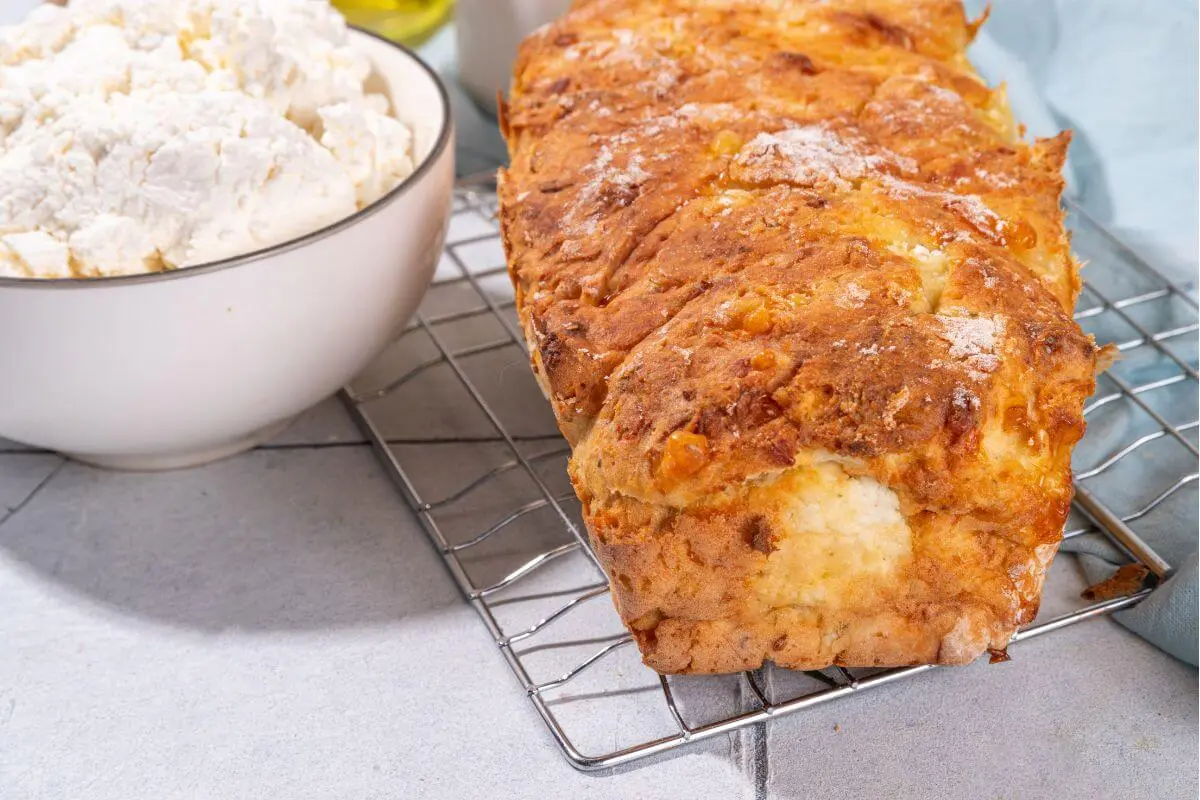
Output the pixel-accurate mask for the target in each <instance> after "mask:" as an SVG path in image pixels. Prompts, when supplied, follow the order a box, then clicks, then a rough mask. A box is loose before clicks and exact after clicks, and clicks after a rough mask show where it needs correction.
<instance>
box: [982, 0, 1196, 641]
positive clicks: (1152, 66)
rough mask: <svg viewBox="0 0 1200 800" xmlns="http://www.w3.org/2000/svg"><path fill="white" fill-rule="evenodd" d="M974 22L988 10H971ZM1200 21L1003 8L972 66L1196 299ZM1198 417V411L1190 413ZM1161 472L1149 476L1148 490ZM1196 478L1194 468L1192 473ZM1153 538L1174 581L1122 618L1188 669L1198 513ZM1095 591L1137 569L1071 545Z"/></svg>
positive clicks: (1096, 2) (1007, 3) (1062, 4)
mask: <svg viewBox="0 0 1200 800" xmlns="http://www.w3.org/2000/svg"><path fill="white" fill-rule="evenodd" d="M968 7H970V8H972V10H973V11H974V12H975V13H978V11H979V10H980V9H981V8H982V3H980V2H969V3H968ZM1196 41H1197V10H1196V4H1195V3H1194V2H1189V1H1187V0H1158V2H1155V3H1133V2H1129V0H1004V2H1000V3H996V4H995V7H994V10H993V14H992V18H991V20H990V21H989V22H988V23H987V25H986V26H984V28H983V33H982V35H981V36H980V39H979V41H978V42H977V44H976V46H975V47H974V48H973V50H972V53H971V56H972V59H973V60H974V61H975V63H976V64H977V65H978V66H979V68H980V70H981V71H982V72H983V74H984V75H985V76H986V77H988V78H989V80H991V81H993V82H995V81H999V80H1005V81H1007V83H1008V85H1009V96H1010V101H1011V102H1012V105H1013V108H1014V110H1015V111H1016V114H1017V116H1018V118H1020V119H1022V120H1024V121H1025V122H1026V124H1027V125H1028V126H1029V129H1030V133H1031V134H1034V135H1048V134H1052V133H1054V132H1056V131H1057V130H1059V129H1062V128H1072V129H1073V130H1074V131H1075V138H1074V141H1073V143H1072V146H1071V155H1070V165H1069V177H1068V180H1069V183H1070V189H1069V191H1070V192H1071V194H1072V195H1073V196H1074V197H1075V198H1076V199H1077V200H1078V201H1079V202H1080V203H1082V204H1083V206H1084V207H1085V208H1087V209H1088V210H1089V211H1090V212H1091V213H1092V215H1093V216H1095V217H1096V218H1098V219H1099V220H1100V221H1101V222H1103V223H1104V224H1105V225H1106V226H1107V227H1108V228H1109V229H1110V230H1113V231H1114V232H1115V233H1117V234H1118V235H1119V236H1120V237H1121V238H1122V239H1123V240H1125V241H1126V242H1127V243H1128V244H1130V245H1132V246H1133V247H1134V248H1135V249H1137V250H1138V251H1139V252H1140V253H1142V254H1143V255H1144V256H1146V257H1147V258H1148V260H1149V261H1150V262H1151V263H1152V264H1154V266H1156V267H1157V268H1158V269H1160V270H1162V271H1163V272H1164V273H1165V274H1167V275H1168V276H1170V277H1171V278H1173V279H1174V280H1176V281H1177V282H1178V283H1180V284H1181V285H1183V286H1185V287H1188V288H1191V289H1192V290H1193V292H1194V289H1195V286H1196V265H1197V257H1196V250H1197V224H1196V223H1197V181H1196V176H1197V156H1196V147H1197V54H1196ZM1183 411H1184V412H1185V413H1186V414H1187V415H1188V416H1189V417H1190V418H1194V415H1195V411H1196V410H1195V408H1194V407H1193V408H1190V409H1186V410H1183ZM1155 466H1156V465H1155V463H1154V462H1153V461H1151V460H1149V459H1147V460H1146V461H1145V463H1144V464H1143V468H1144V470H1145V471H1146V472H1145V473H1144V476H1145V478H1146V481H1147V483H1150V479H1151V477H1152V471H1153V470H1154V469H1155ZM1193 466H1194V464H1193ZM1155 523H1156V524H1155V525H1154V527H1153V529H1152V530H1147V529H1145V528H1143V529H1141V530H1140V533H1141V534H1142V536H1143V538H1145V539H1146V540H1147V542H1148V543H1149V544H1150V545H1151V546H1152V547H1154V548H1155V550H1157V551H1158V552H1159V553H1160V554H1161V555H1162V556H1163V557H1164V558H1166V559H1167V561H1168V562H1169V563H1171V564H1172V565H1173V566H1174V567H1175V568H1176V570H1177V571H1176V573H1175V574H1174V576H1173V577H1172V578H1171V579H1170V580H1168V581H1167V582H1166V583H1165V584H1163V585H1162V586H1161V587H1159V589H1158V590H1157V591H1155V592H1154V594H1153V595H1151V596H1150V597H1149V598H1148V599H1147V600H1145V601H1144V602H1142V603H1141V604H1140V605H1139V606H1137V607H1135V608H1133V609H1131V610H1130V611H1126V612H1123V613H1120V614H1118V615H1117V619H1118V620H1120V621H1121V623H1122V624H1124V625H1126V626H1127V627H1129V628H1130V629H1131V630H1134V631H1136V632H1137V633H1139V634H1141V635H1142V636H1144V637H1145V638H1146V639H1148V640H1149V641H1151V642H1153V643H1154V644H1156V645H1157V646H1159V647H1160V648H1162V649H1163V650H1165V651H1166V652H1168V653H1170V654H1171V655H1173V656H1175V657H1176V658H1179V659H1182V660H1184V661H1187V662H1189V663H1191V664H1193V665H1195V664H1196V663H1197V572H1198V570H1197V556H1196V544H1197V522H1196V506H1195V504H1194V503H1188V504H1186V505H1184V507H1182V508H1178V507H1176V508H1175V509H1174V511H1173V513H1168V514H1166V515H1160V516H1159V517H1157V518H1156V520H1155ZM1063 550H1064V551H1067V552H1075V553H1079V554H1080V558H1081V559H1082V560H1083V566H1084V569H1085V571H1086V573H1087V574H1088V576H1089V578H1090V579H1092V580H1101V579H1103V578H1104V577H1107V576H1108V575H1109V574H1111V573H1112V571H1113V565H1115V564H1120V563H1123V562H1124V561H1125V560H1126V559H1125V558H1124V557H1123V556H1122V555H1121V553H1120V552H1119V551H1118V550H1117V549H1116V548H1115V547H1113V545H1112V544H1111V543H1109V542H1108V541H1107V540H1106V539H1105V538H1103V537H1101V536H1099V535H1091V536H1081V537H1078V538H1075V539H1072V540H1070V541H1068V542H1066V544H1065V545H1064V547H1063Z"/></svg>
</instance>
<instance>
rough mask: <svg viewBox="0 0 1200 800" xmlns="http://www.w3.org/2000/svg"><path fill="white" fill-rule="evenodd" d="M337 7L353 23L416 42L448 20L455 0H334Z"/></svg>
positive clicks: (399, 38) (409, 43)
mask: <svg viewBox="0 0 1200 800" xmlns="http://www.w3.org/2000/svg"><path fill="white" fill-rule="evenodd" d="M333 7H334V8H336V9H337V10H338V11H340V12H342V15H343V16H344V17H345V18H346V21H347V22H349V23H350V24H351V25H356V26H358V27H360V28H366V29H367V30H369V31H374V32H375V33H378V34H380V35H381V36H386V37H387V38H389V39H391V40H392V41H396V42H400V43H401V44H406V45H414V46H415V45H418V44H420V43H421V42H424V41H425V40H426V39H428V38H429V37H430V36H432V35H433V34H434V33H435V32H436V31H437V29H438V28H440V27H441V26H442V24H443V23H445V21H446V20H447V19H448V18H449V17H450V12H451V10H452V9H453V8H454V0H333Z"/></svg>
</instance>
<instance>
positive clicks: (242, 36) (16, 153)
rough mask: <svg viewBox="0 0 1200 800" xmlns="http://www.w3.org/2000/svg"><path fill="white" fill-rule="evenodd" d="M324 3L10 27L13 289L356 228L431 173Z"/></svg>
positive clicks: (76, 4)
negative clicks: (347, 221)
mask: <svg viewBox="0 0 1200 800" xmlns="http://www.w3.org/2000/svg"><path fill="white" fill-rule="evenodd" d="M370 73H371V63H370V61H369V60H368V58H367V57H366V56H365V55H364V54H362V53H361V52H360V51H359V50H358V49H356V48H355V47H353V46H352V44H351V42H350V37H349V35H348V31H347V28H346V24H345V21H344V20H343V19H342V17H341V16H340V15H338V14H337V12H336V11H334V10H333V9H331V8H330V7H329V5H328V4H327V3H326V2H323V0H170V2H165V1H164V0H73V2H71V4H70V5H69V6H68V7H65V8H62V7H58V6H54V5H47V6H43V7H41V8H38V9H37V10H35V11H34V12H33V13H32V14H31V15H30V17H29V18H28V19H27V20H26V21H25V22H24V23H22V24H20V25H16V26H12V27H8V28H0V276H4V277H18V278H92V277H103V276H115V275H131V274H139V273H147V272H157V271H161V270H170V269H178V268H181V267H188V266H195V265H199V264H204V263H211V262H213V261H219V260H221V259H224V258H228V257H231V256H237V255H242V254H245V253H250V252H254V251H257V250H261V249H263V248H267V247H270V246H272V245H276V244H280V243H282V242H285V241H288V240H292V239H296V238H299V237H301V236H303V235H304V234H307V233H309V232H312V231H315V230H318V229H321V228H324V227H326V226H328V225H331V224H333V223H335V222H338V221H339V220H342V219H344V218H346V217H348V216H350V215H352V214H353V213H354V212H355V211H357V210H358V209H360V208H363V207H364V206H366V205H368V204H370V203H372V202H373V201H375V200H377V199H378V198H380V197H381V196H382V195H384V194H385V193H387V192H388V191H389V190H390V189H392V188H393V187H395V186H396V185H397V184H398V183H400V182H401V181H403V180H404V179H405V178H406V177H407V176H408V175H409V174H410V173H412V171H413V168H414V163H413V161H414V158H413V136H412V132H411V131H410V129H409V128H408V126H406V125H405V124H404V123H403V122H401V121H400V120H398V119H396V118H394V117H393V116H391V115H390V114H389V103H388V100H387V98H385V97H384V96H383V95H380V94H373V93H371V92H369V91H367V89H366V88H365V86H364V85H365V83H366V82H367V78H368V76H369V75H370Z"/></svg>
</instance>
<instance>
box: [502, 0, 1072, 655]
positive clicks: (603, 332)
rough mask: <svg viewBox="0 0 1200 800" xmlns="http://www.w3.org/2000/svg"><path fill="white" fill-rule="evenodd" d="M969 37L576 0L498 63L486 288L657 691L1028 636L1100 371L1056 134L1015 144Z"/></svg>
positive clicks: (810, 14) (929, 7) (750, 10)
mask: <svg viewBox="0 0 1200 800" xmlns="http://www.w3.org/2000/svg"><path fill="white" fill-rule="evenodd" d="M973 31H974V28H973V26H972V24H971V23H968V22H967V20H966V19H965V17H964V15H963V12H962V8H961V6H960V4H959V3H957V2H952V0H917V1H916V2H901V1H900V0H869V2H865V3H864V2H850V0H842V1H838V0H833V1H832V2H821V3H817V2H800V1H798V2H795V3H786V4H778V3H766V2H751V1H750V0H690V1H689V2H685V1H684V0H642V1H640V2H633V0H592V2H580V3H576V6H575V8H574V10H573V11H572V12H570V13H569V14H568V15H567V16H566V17H564V18H563V19H561V20H559V21H558V22H556V23H554V24H552V25H551V26H549V27H547V28H546V29H544V30H543V31H541V32H539V33H537V34H535V35H534V36H532V37H531V38H530V39H529V40H527V41H526V43H525V44H524V46H523V47H522V50H521V53H520V56H519V58H518V62H517V66H516V74H515V77H514V83H513V92H512V97H511V102H510V105H509V107H508V108H507V109H506V113H505V121H504V128H505V135H506V137H507V139H508V142H509V147H510V152H511V155H512V165H511V167H510V168H509V169H508V170H507V172H506V173H505V175H504V176H503V179H502V181H501V183H500V188H499V192H500V199H501V211H500V216H501V224H502V229H503V235H504V242H505V248H506V252H507V254H508V259H509V268H510V272H511V274H512V277H513V281H514V284H515V286H516V288H517V297H518V308H519V311H520V315H521V320H522V324H523V327H524V329H525V331H526V336H527V338H529V340H530V346H531V351H532V358H533V365H534V370H535V372H536V373H537V374H538V379H539V381H540V382H541V384H542V386H543V389H544V390H545V391H546V393H547V395H548V397H549V399H550V402H551V403H552V405H553V407H554V410H555V414H556V416H557V418H558V420H559V424H560V427H562V429H563V431H564V434H565V435H566V436H567V438H568V440H569V441H570V443H571V445H572V447H573V448H574V453H573V457H572V460H571V477H572V480H573V483H574V485H575V488H576V491H577V492H578V494H579V496H580V498H581V500H582V501H583V506H584V516H585V520H586V521H587V523H588V528H589V532H590V535H591V538H592V543H593V545H594V547H595V549H596V551H597V554H598V555H599V557H600V559H601V561H602V563H603V564H604V566H605V568H606V570H607V571H608V574H609V577H610V580H611V583H612V586H613V597H614V601H615V602H616V604H617V607H618V610H619V611H620V613H621V616H622V619H623V620H624V621H625V622H626V624H627V625H629V626H630V629H631V630H632V631H633V632H634V634H635V636H636V637H637V640H638V642H639V645H640V647H641V649H642V653H643V657H644V658H645V660H646V662H647V663H648V664H650V665H651V666H653V667H655V668H656V669H659V670H660V671H663V672H722V671H731V670H739V669H747V668H752V667H756V666H758V665H759V664H761V663H762V662H763V661H764V660H772V661H774V662H776V663H778V664H781V665H784V666H791V667H798V668H805V669H812V668H818V667H822V666H827V665H829V664H840V665H843V666H880V665H892V664H915V663H964V662H966V661H969V660H971V659H972V658H974V657H975V656H977V655H979V654H980V653H982V652H983V651H984V650H1003V648H1004V645H1005V643H1006V642H1007V641H1008V638H1009V637H1010V636H1011V634H1012V633H1013V631H1014V630H1015V629H1016V627H1017V626H1019V625H1020V624H1023V623H1024V622H1027V621H1029V620H1030V619H1032V617H1033V615H1034V613H1035V612H1036V609H1037V604H1038V600H1039V597H1040V591H1041V584H1042V580H1043V578H1044V575H1045V570H1046V568H1047V566H1048V564H1049V562H1050V560H1051V558H1052V557H1053V555H1054V553H1055V551H1056V548H1057V544H1058V541H1059V539H1060V537H1061V530H1062V525H1063V522H1064V520H1065V517H1066V513H1067V510H1068V507H1069V502H1070V497H1071V483H1070V467H1069V464H1070V451H1071V448H1072V446H1073V445H1074V443H1075V442H1076V441H1077V440H1078V439H1079V437H1080V436H1081V435H1082V433H1083V428H1084V423H1083V417H1082V406H1083V401H1084V399H1085V398H1086V397H1087V396H1088V395H1089V394H1090V393H1091V391H1092V389H1093V388H1094V371H1095V363H1096V349H1095V345H1094V343H1093V342H1092V341H1091V339H1090V338H1089V337H1086V336H1085V335H1084V334H1083V333H1082V331H1081V330H1080V329H1079V327H1078V325H1076V324H1075V322H1074V321H1073V320H1072V318H1071V315H1070V310H1071V308H1072V307H1073V305H1074V302H1075V298H1076V295H1077V293H1078V291H1079V286H1080V284H1079V277H1078V267H1077V265H1076V263H1075V261H1074V260H1073V259H1072V257H1071V254H1070V250H1069V241H1068V237H1067V235H1066V233H1065V231H1064V228H1063V217H1062V213H1061V211H1060V208H1059V205H1058V199H1059V195H1060V193H1061V191H1062V186H1063V184H1062V179H1061V175H1060V171H1061V167H1062V164H1063V162H1064V159H1065V156H1066V146H1067V142H1068V138H1069V137H1068V136H1067V135H1066V134H1063V135H1060V136H1059V137H1056V138H1054V139H1049V140H1041V141H1038V142H1035V143H1033V144H1025V143H1023V142H1021V141H1019V139H1018V138H1017V135H1016V134H1017V129H1016V126H1015V124H1014V122H1013V120H1012V118H1011V115H1010V114H1009V112H1008V110H1007V106H1006V104H1005V102H1004V98H1003V93H1002V92H1000V91H993V90H989V89H988V88H987V87H986V86H984V85H983V84H982V83H981V82H980V81H979V79H978V78H977V77H976V76H975V74H974V73H973V72H972V71H971V68H970V66H969V64H968V63H967V61H966V59H965V56H964V50H965V48H966V45H967V44H968V43H969V40H970V37H971V36H972V35H973ZM847 497H849V498H854V500H853V502H849V501H847V500H846V498H847ZM853 520H859V521H858V522H857V523H854V524H851V522H853Z"/></svg>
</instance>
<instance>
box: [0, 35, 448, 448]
mask: <svg viewBox="0 0 1200 800" xmlns="http://www.w3.org/2000/svg"><path fill="white" fill-rule="evenodd" d="M352 37H353V41H354V44H355V45H356V46H357V47H360V48H361V49H362V50H363V51H364V52H365V53H366V54H367V55H368V56H369V57H370V58H371V61H372V62H373V64H374V66H375V75H374V76H373V80H374V81H375V82H376V83H377V84H379V85H377V86H376V87H374V88H377V89H380V90H383V91H386V93H387V94H388V95H389V96H390V97H391V98H392V102H393V105H394V108H395V109H396V113H397V116H399V117H400V118H401V119H403V120H404V121H405V122H407V123H409V124H410V125H412V127H413V129H414V133H415V143H414V148H415V153H414V155H415V160H416V162H417V164H418V166H417V169H416V171H415V172H414V173H413V175H412V176H410V177H409V178H408V179H407V180H406V181H405V182H404V183H402V184H401V185H400V186H398V187H396V188H395V189H393V190H392V191H391V192H389V193H388V194H387V195H386V196H384V197H383V198H381V199H380V200H378V201H377V202H375V203H373V204H372V205H370V206H368V207H367V208H365V209H363V210H361V211H359V212H358V213H357V214H355V215H354V216H352V217H350V218H348V219H346V220H343V221H341V222H338V223H336V224H334V225H331V226H329V227H328V228H325V229H323V230H320V231H316V232H314V233H311V234H309V235H307V236H305V237H303V238H301V239H299V240H296V241H293V242H288V243H285V244H281V245H277V246H275V247H271V248H269V249H266V250H262V251H260V252H257V253H251V254H249V255H245V256H240V257H236V258H231V259H227V260H225V261H221V262H218V263H213V264H208V265H204V266H197V267H191V268H187V269H181V270H177V271H172V272H163V273H156V274H152V275H137V276H129V277H114V278H100V279H90V280H51V281H41V280H21V279H15V278H3V279H0V381H2V383H0V436H3V437H7V438H9V439H13V440H16V441H18V442H23V443H25V444H29V445H34V446H37V447H44V448H48V449H52V450H58V451H60V452H63V453H66V454H69V455H71V456H73V457H74V458H77V459H79V460H81V461H86V462H89V463H93V464H97V465H101V466H106V467H114V468H119V469H169V468H173V467H182V466H188V465H193V464H199V463H203V462H206V461H211V460H213V459H216V458H220V457H223V456H227V455H231V454H233V453H236V452H238V451H241V450H244V449H247V448H249V447H252V446H254V445H255V444H258V443H259V442H261V441H263V440H265V439H267V438H269V437H270V436H271V435H273V434H274V433H276V432H277V431H279V430H280V429H281V428H282V427H284V426H285V425H286V424H287V422H289V421H290V420H291V419H292V418H293V417H295V416H296V415H297V414H299V413H300V412H302V411H304V410H305V409H307V408H309V407H310V406H312V405H314V404H315V403H317V402H319V401H321V400H323V399H325V398H327V397H329V396H330V395H332V394H334V393H335V392H336V391H337V390H338V388H339V387H341V386H342V385H344V384H346V383H347V382H348V381H349V380H350V379H351V378H352V377H353V376H354V375H355V374H356V373H358V372H359V371H360V370H362V369H363V367H365V366H366V365H367V363H368V362H369V361H371V359H373V358H374V357H375V356H376V355H377V354H378V353H379V352H380V351H381V350H382V349H383V348H384V346H385V345H386V344H387V343H388V342H389V341H391V340H392V339H393V338H394V336H395V334H396V333H397V332H398V331H399V330H400V329H401V328H402V326H403V325H404V324H405V322H406V321H407V320H408V318H409V317H410V316H411V315H412V313H413V311H414V310H415V309H416V307H417V303H418V302H419V301H420V299H421V296H422V295H423V294H424V292H425V289H426V288H427V286H428V285H429V282H430V280H431V278H432V276H433V270H434V267H435V266H436V263H437V259H438V254H439V252H440V250H441V246H442V243H443V240H444V238H445V234H446V226H447V224H448V221H449V208H450V196H451V191H452V188H453V182H454V155H453V147H452V146H451V139H452V130H451V122H450V112H449V103H448V101H447V99H446V93H445V89H444V88H443V87H442V86H441V84H440V83H439V81H438V79H437V77H436V76H435V75H434V74H433V72H432V71H431V70H430V69H429V68H428V67H426V66H425V65H424V64H422V63H421V62H420V61H418V60H417V58H416V57H415V56H413V55H412V54H411V53H409V52H407V51H406V50H404V49H403V48H401V47H399V46H397V45H394V44H392V43H390V42H387V41H386V40H384V39H380V38H377V37H375V36H372V35H369V34H366V33H361V32H358V31H353V32H352Z"/></svg>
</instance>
